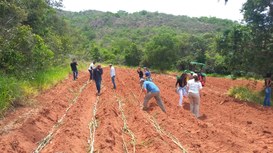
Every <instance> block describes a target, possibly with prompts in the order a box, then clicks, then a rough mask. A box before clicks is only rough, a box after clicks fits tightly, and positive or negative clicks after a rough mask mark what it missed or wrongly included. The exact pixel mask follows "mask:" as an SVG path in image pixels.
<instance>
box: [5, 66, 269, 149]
mask: <svg viewBox="0 0 273 153" xmlns="http://www.w3.org/2000/svg"><path fill="white" fill-rule="evenodd" d="M116 71H117V78H116V84H117V90H113V89H112V83H111V80H110V77H109V68H104V75H103V82H102V86H103V87H102V95H101V96H99V97H97V96H96V95H95V93H96V89H95V84H94V83H93V82H87V80H88V73H80V78H79V79H78V80H77V81H72V80H71V79H66V80H64V81H63V82H62V83H60V84H58V85H57V86H55V87H54V88H52V89H51V90H48V91H46V92H44V93H42V94H41V95H39V96H37V97H36V98H35V99H34V101H35V102H34V104H33V105H31V106H28V107H21V108H18V109H17V110H16V111H14V112H10V113H9V115H7V117H6V118H4V119H2V120H1V121H0V152H27V153H29V152H34V151H35V150H36V152H44V153H47V152H66V153H69V152H71V153H72V152H91V151H94V152H100V153H103V152H105V153H108V152H132V153H134V152H147V153H150V152H162V153H163V152H164V153H165V152H174V153H176V152H183V150H184V149H186V150H187V151H188V152H273V124H272V123H273V118H272V117H273V109H272V108H263V107H262V106H259V105H255V104H249V103H245V102H240V101H236V100H234V99H233V98H230V97H228V96H227V94H226V93H227V90H228V89H229V88H230V87H232V86H237V85H247V84H248V85H249V86H251V87H252V88H253V89H257V90H258V89H261V87H262V83H260V82H258V83H254V82H253V81H246V80H230V79H223V78H211V77H209V78H208V81H207V84H206V87H205V88H204V89H203V91H202V99H201V115H202V117H201V119H195V118H194V117H193V115H192V114H191V113H190V111H189V102H188V99H187V98H186V99H184V104H183V107H177V103H178V98H179V97H178V95H177V94H176V93H175V92H174V90H175V88H174V84H175V81H176V80H175V78H174V77H173V76H169V75H158V74H152V77H153V79H154V82H155V83H156V84H157V85H158V86H159V88H160V90H161V96H162V100H163V101H164V104H165V107H166V110H167V113H166V114H165V113H163V112H162V111H161V110H160V108H159V107H158V106H157V104H156V102H155V100H151V101H150V102H149V106H150V109H149V110H148V111H147V112H145V111H142V110H141V107H140V106H141V104H142V102H143V98H144V95H143V94H140V86H139V84H138V76H137V74H136V71H135V70H132V69H125V68H117V70H116Z"/></svg>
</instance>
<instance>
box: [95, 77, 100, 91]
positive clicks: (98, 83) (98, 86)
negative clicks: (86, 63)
mask: <svg viewBox="0 0 273 153" xmlns="http://www.w3.org/2000/svg"><path fill="white" fill-rule="evenodd" d="M95 81H96V87H97V90H98V94H99V93H100V86H101V79H99V80H95Z"/></svg>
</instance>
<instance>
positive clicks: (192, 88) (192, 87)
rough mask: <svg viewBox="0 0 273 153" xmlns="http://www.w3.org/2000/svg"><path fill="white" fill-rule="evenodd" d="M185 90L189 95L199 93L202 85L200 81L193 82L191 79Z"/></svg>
mask: <svg viewBox="0 0 273 153" xmlns="http://www.w3.org/2000/svg"><path fill="white" fill-rule="evenodd" d="M187 88H188V89H189V92H191V93H196V94H198V93H199V90H200V89H202V84H201V82H200V81H197V82H195V80H194V79H191V80H189V81H188V82H187Z"/></svg>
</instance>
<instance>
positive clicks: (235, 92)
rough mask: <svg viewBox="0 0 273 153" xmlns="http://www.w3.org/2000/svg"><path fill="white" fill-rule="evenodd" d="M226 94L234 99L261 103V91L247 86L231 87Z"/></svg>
mask: <svg viewBox="0 0 273 153" xmlns="http://www.w3.org/2000/svg"><path fill="white" fill-rule="evenodd" d="M228 94H229V95H230V96H232V97H234V98H236V99H239V100H243V101H248V102H253V103H257V104H263V95H264V94H262V92H255V91H252V90H251V89H249V88H247V87H233V88H231V89H229V91H228Z"/></svg>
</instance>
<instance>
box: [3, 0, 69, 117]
mask: <svg viewBox="0 0 273 153" xmlns="http://www.w3.org/2000/svg"><path fill="white" fill-rule="evenodd" d="M60 5H61V1H60V2H59V1H55V0H20V1H18V0H2V1H0V68H1V69H0V74H1V77H0V93H1V95H0V112H1V111H2V110H5V109H7V108H8V107H9V106H10V105H11V104H12V103H14V102H17V101H19V100H20V99H21V98H22V97H25V96H28V95H30V94H35V93H37V91H39V90H41V89H45V88H48V87H49V86H50V85H52V84H55V83H56V81H58V80H61V79H64V77H66V76H67V74H68V70H67V69H64V68H60V67H59V66H60V65H62V64H63V62H64V61H67V59H68V57H69V56H68V55H69V54H71V53H73V48H72V47H71V46H70V45H71V44H70V42H73V39H72V38H71V34H70V33H69V32H68V31H73V30H69V27H68V26H67V23H66V22H65V20H64V19H63V18H62V17H60V16H59V15H58V14H57V13H56V7H58V6H60ZM65 63H67V62H65Z"/></svg>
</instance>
